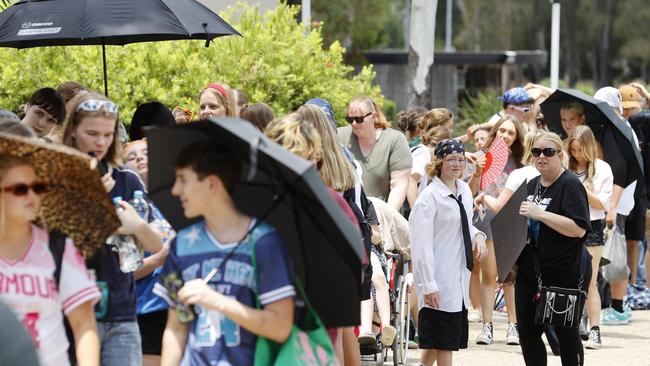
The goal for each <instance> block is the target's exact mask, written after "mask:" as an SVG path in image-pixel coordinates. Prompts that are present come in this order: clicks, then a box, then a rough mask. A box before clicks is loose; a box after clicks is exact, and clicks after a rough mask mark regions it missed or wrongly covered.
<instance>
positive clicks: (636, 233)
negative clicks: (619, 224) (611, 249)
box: [625, 199, 646, 241]
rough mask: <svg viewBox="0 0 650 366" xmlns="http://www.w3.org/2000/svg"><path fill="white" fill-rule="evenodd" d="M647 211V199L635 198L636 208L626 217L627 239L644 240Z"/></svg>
mask: <svg viewBox="0 0 650 366" xmlns="http://www.w3.org/2000/svg"><path fill="white" fill-rule="evenodd" d="M645 211H646V203H645V199H635V202H634V208H633V209H632V211H631V212H630V214H629V215H628V216H627V218H626V219H625V240H637V241H641V240H643V238H644V237H645Z"/></svg>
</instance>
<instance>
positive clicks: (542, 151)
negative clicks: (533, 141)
mask: <svg viewBox="0 0 650 366" xmlns="http://www.w3.org/2000/svg"><path fill="white" fill-rule="evenodd" d="M559 152H560V151H559V150H555V149H554V148H552V147H547V148H544V149H540V148H538V147H534V148H532V149H530V153H531V154H532V155H533V156H534V157H536V158H539V156H540V155H542V154H544V156H546V157H547V158H551V157H553V156H555V154H557V153H559Z"/></svg>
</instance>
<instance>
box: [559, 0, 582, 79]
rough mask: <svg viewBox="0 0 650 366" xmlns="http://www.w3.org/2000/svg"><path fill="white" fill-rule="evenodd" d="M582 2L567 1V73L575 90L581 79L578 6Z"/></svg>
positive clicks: (577, 0) (565, 7)
mask: <svg viewBox="0 0 650 366" xmlns="http://www.w3.org/2000/svg"><path fill="white" fill-rule="evenodd" d="M579 2H580V0H571V1H565V2H564V3H563V4H564V6H563V7H564V9H563V10H564V11H563V13H564V14H566V16H564V17H563V18H564V24H566V35H567V37H566V40H567V47H566V51H567V52H566V73H567V76H568V79H569V80H568V81H569V88H573V87H574V86H575V84H576V82H577V81H578V79H579V78H580V54H579V49H578V40H577V32H578V24H577V22H578V6H579Z"/></svg>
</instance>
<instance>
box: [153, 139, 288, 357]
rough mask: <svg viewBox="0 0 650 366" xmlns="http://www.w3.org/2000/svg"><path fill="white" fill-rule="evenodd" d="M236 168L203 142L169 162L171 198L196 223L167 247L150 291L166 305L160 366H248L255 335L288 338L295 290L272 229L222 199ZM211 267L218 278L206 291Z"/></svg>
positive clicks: (237, 173) (225, 155)
mask: <svg viewBox="0 0 650 366" xmlns="http://www.w3.org/2000/svg"><path fill="white" fill-rule="evenodd" d="M241 166H242V164H241V162H240V161H239V160H238V159H237V158H236V157H234V156H232V155H231V154H229V153H226V152H224V151H222V150H220V149H219V148H218V147H215V146H214V144H210V143H196V144H193V145H190V146H189V147H187V148H186V149H184V150H183V152H181V154H180V155H179V156H178V158H177V159H176V162H175V167H176V181H175V183H174V187H173V189H172V194H173V195H174V196H176V197H178V198H179V199H180V201H181V204H182V206H183V210H184V214H185V216H186V217H188V218H194V217H199V216H200V217H201V218H202V220H201V221H199V222H198V223H196V224H194V225H192V226H189V227H187V228H185V229H183V230H181V231H180V232H179V233H178V235H177V236H176V238H175V239H174V240H173V241H172V242H171V245H170V250H169V256H168V258H167V261H166V262H165V265H164V267H163V270H162V274H161V277H160V280H159V282H158V283H157V284H156V287H155V289H154V292H155V293H156V294H157V295H159V296H161V297H163V298H164V299H165V300H167V301H168V303H169V304H170V309H169V313H168V318H167V326H166V328H165V332H164V334H163V349H162V360H161V365H163V366H166V365H174V366H176V365H179V363H180V364H181V365H188V366H189V365H192V366H194V365H197V366H203V365H205V366H208V365H217V364H218V365H252V364H253V361H254V360H253V358H254V353H255V342H256V338H257V337H258V336H261V337H266V338H268V339H270V340H273V341H275V342H279V343H282V342H284V341H286V340H287V338H288V337H289V334H290V333H291V329H292V325H293V306H294V296H295V291H294V287H293V285H292V280H291V275H290V272H291V271H290V264H289V260H288V258H287V255H286V250H285V248H284V243H283V240H282V238H281V236H280V234H279V233H277V232H276V231H275V230H274V229H273V228H271V227H270V226H268V225H266V224H264V223H257V222H256V220H255V218H251V217H249V216H246V215H244V214H243V213H241V212H239V211H238V210H237V208H236V207H235V204H234V202H233V200H232V198H231V195H230V192H231V191H232V189H233V187H234V185H235V184H236V182H237V180H238V179H239V177H240V172H241V169H242V167H241ZM251 228H253V230H252V232H251ZM252 251H254V253H255V254H254V255H255V259H256V263H257V269H256V270H255V268H254V266H253V264H252V258H251V252H252ZM222 263H223V265H222ZM214 268H218V269H219V272H218V273H217V274H216V275H214V276H213V277H212V278H211V279H210V280H209V281H208V283H207V284H206V283H205V281H204V278H205V277H206V276H207V275H208V273H210V272H211V271H212V270H213V269H214ZM222 274H223V275H222ZM178 279H180V280H182V283H183V285H182V288H181V289H180V290H179V291H178V292H177V293H174V291H173V290H170V289H171V287H170V286H169V283H171V282H174V280H176V281H177V283H178ZM256 298H257V299H258V300H259V302H260V304H261V306H262V309H257V308H256ZM181 304H182V305H186V306H190V307H189V308H188V309H189V312H190V318H193V319H192V320H191V321H190V322H189V323H184V322H182V320H187V319H183V318H185V317H186V315H187V314H185V315H184V314H183V313H182V312H178V310H176V309H178V307H179V305H181ZM179 314H180V315H181V317H180V318H179ZM192 315H193V316H192Z"/></svg>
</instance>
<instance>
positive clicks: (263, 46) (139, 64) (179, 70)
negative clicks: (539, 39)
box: [0, 4, 384, 123]
mask: <svg viewBox="0 0 650 366" xmlns="http://www.w3.org/2000/svg"><path fill="white" fill-rule="evenodd" d="M297 12H298V9H297V8H296V7H289V6H286V5H279V6H278V7H277V8H276V9H275V10H273V11H270V12H267V13H266V14H264V15H261V14H260V13H259V12H258V10H257V9H256V8H254V7H251V6H249V5H245V4H237V5H236V6H233V7H230V8H229V9H228V10H227V11H226V12H224V13H223V14H222V16H223V17H224V18H225V19H226V20H232V19H235V20H234V21H232V22H231V24H232V25H233V26H234V27H235V28H236V29H237V30H239V31H240V32H241V33H242V34H243V35H244V37H243V38H242V37H233V36H230V37H223V38H218V39H216V40H215V41H214V42H213V44H212V45H210V47H209V48H205V47H204V44H205V41H170V42H156V43H139V44H131V45H127V46H124V47H116V46H107V47H106V56H107V63H108V84H109V85H108V88H109V94H110V97H111V99H113V100H115V101H116V102H117V103H118V104H119V105H120V106H121V109H122V113H121V115H122V120H124V121H125V122H127V123H129V121H130V120H131V116H132V114H133V111H134V110H135V108H136V107H137V105H138V104H140V103H144V102H147V101H150V100H159V101H161V102H163V103H165V104H167V105H168V106H170V107H174V106H175V105H181V106H185V107H189V108H190V109H194V110H196V109H198V93H199V91H200V90H201V88H202V87H203V86H205V85H207V84H208V83H210V82H213V81H223V82H225V83H227V84H229V85H230V86H232V87H234V88H237V89H241V90H243V91H245V92H246V93H248V95H249V100H250V101H251V102H265V103H267V104H269V105H270V106H271V107H272V108H273V109H274V110H275V112H276V115H282V114H284V113H287V112H290V111H293V110H295V109H296V108H297V107H298V106H300V105H301V104H302V103H304V102H305V101H307V100H308V99H310V98H313V97H322V98H325V99H328V100H329V101H330V103H331V104H332V106H333V107H334V110H335V112H336V117H337V120H339V121H341V120H342V116H343V115H344V113H345V105H346V103H347V102H348V101H349V100H350V99H352V98H353V97H354V96H356V95H359V94H366V95H369V96H371V97H372V98H374V99H375V100H377V102H378V103H379V104H381V105H383V103H384V99H383V97H382V96H381V92H380V89H379V87H378V86H373V85H372V80H373V79H374V77H375V72H374V71H373V69H372V67H363V68H362V69H361V70H360V71H359V72H358V73H357V74H354V69H353V68H352V67H351V66H348V65H345V64H343V62H342V60H343V53H344V49H343V47H342V46H341V45H340V44H339V43H338V42H334V43H333V44H332V45H331V46H330V47H329V48H327V49H325V48H323V38H322V34H321V33H322V32H321V28H320V27H316V28H313V29H312V30H311V31H306V30H305V29H304V28H303V26H302V25H300V24H299V23H297V22H296V15H297ZM0 65H2V66H0V67H1V69H0V85H2V86H3V87H2V88H1V89H0V108H6V109H12V110H15V109H17V108H18V106H19V105H20V104H22V103H24V102H25V101H26V100H27V99H28V98H29V96H30V94H31V93H32V92H33V91H34V90H36V89H38V88H41V87H45V86H54V87H55V86H56V85H57V84H59V83H61V82H63V81H67V80H76V81H79V82H81V83H82V84H84V85H87V86H88V87H89V88H92V89H96V90H101V91H103V71H102V58H101V47H97V46H80V47H45V48H32V49H25V50H14V49H0Z"/></svg>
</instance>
